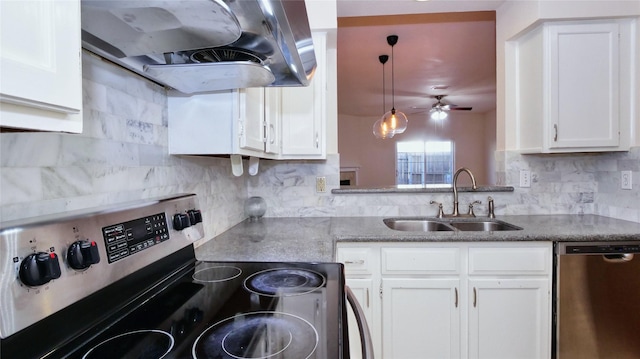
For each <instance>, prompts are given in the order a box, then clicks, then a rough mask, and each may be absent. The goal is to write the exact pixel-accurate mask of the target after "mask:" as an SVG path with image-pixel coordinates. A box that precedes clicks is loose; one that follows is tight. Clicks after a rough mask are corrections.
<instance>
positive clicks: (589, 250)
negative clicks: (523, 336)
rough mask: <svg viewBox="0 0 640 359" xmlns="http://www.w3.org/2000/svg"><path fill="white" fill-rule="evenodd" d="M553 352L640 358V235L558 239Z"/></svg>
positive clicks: (584, 357) (565, 357) (585, 357)
mask: <svg viewBox="0 0 640 359" xmlns="http://www.w3.org/2000/svg"><path fill="white" fill-rule="evenodd" d="M555 253H556V258H555V259H556V273H555V285H554V291H555V301H554V310H553V314H554V323H555V326H554V353H553V354H554V357H555V358H558V359H569V358H580V359H589V358H616V359H624V358H635V359H637V358H640V336H639V335H640V334H638V333H640V241H635V242H598V243H594V242H561V243H558V244H557V245H556V248H555Z"/></svg>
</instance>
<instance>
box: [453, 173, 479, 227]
mask: <svg viewBox="0 0 640 359" xmlns="http://www.w3.org/2000/svg"><path fill="white" fill-rule="evenodd" d="M460 172H467V173H468V174H469V177H471V183H472V186H471V188H472V189H473V190H474V191H475V190H476V189H478V187H477V186H476V179H475V177H473V173H471V171H470V170H469V169H468V168H466V167H462V168H460V169H458V170H457V171H456V173H455V174H454V175H453V213H452V214H451V215H450V216H448V217H466V216H469V217H475V215H473V212H472V210H471V209H470V210H469V214H467V215H462V214H460V212H458V175H460ZM471 208H473V207H471Z"/></svg>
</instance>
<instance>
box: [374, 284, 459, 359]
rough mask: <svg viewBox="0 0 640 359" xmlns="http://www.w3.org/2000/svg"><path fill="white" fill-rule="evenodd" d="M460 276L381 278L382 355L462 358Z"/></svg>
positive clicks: (436, 358)
mask: <svg viewBox="0 0 640 359" xmlns="http://www.w3.org/2000/svg"><path fill="white" fill-rule="evenodd" d="M458 288H460V280H458V279H446V278H433V279H428V278H404V279H400V278H384V277H383V278H382V293H383V297H382V338H383V340H384V342H383V343H382V347H383V355H382V357H383V358H424V359H430V358H433V359H438V358H459V357H460V309H459V298H458V295H459V293H458Z"/></svg>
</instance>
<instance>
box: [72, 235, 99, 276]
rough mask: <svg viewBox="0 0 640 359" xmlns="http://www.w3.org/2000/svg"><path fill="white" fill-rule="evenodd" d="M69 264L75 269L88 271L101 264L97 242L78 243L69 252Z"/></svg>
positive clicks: (73, 244) (74, 243)
mask: <svg viewBox="0 0 640 359" xmlns="http://www.w3.org/2000/svg"><path fill="white" fill-rule="evenodd" d="M67 262H68V263H69V266H70V267H71V268H73V269H78V270H80V269H86V268H89V267H90V266H91V265H92V264H96V263H99V262H100V253H98V245H97V244H96V242H95V241H77V242H73V243H71V245H70V246H69V249H68V250H67Z"/></svg>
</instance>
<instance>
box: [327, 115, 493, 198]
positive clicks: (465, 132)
mask: <svg viewBox="0 0 640 359" xmlns="http://www.w3.org/2000/svg"><path fill="white" fill-rule="evenodd" d="M407 116H408V117H409V126H408V128H407V130H406V131H405V133H403V134H399V135H396V136H394V137H393V138H392V139H390V140H380V139H376V138H375V137H374V136H373V132H372V129H373V123H374V122H375V121H376V120H378V119H377V118H363V117H353V116H344V115H338V153H340V167H356V168H359V170H358V186H365V187H381V186H390V185H395V142H396V141H417V140H453V141H454V143H455V164H454V165H455V167H456V168H460V167H468V168H469V169H470V170H471V171H472V172H473V174H474V176H475V177H476V181H477V182H478V184H484V185H489V184H494V182H495V180H494V172H495V164H494V151H495V139H496V135H495V112H490V113H488V114H474V113H470V112H460V111H458V112H456V111H452V112H450V113H449V117H447V119H446V120H444V121H443V122H442V123H439V124H438V123H434V121H432V120H431V119H429V118H428V114H426V113H425V114H413V115H407ZM467 179H468V177H467V176H460V178H459V183H458V184H459V185H469V184H470V181H468V180H467Z"/></svg>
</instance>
